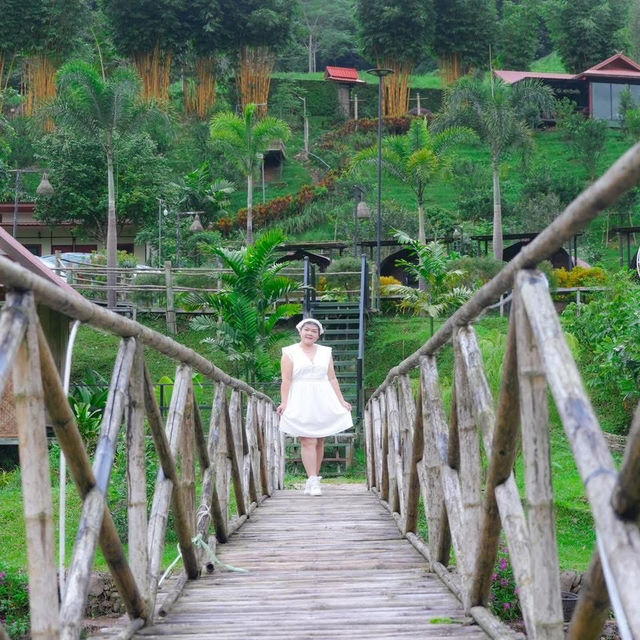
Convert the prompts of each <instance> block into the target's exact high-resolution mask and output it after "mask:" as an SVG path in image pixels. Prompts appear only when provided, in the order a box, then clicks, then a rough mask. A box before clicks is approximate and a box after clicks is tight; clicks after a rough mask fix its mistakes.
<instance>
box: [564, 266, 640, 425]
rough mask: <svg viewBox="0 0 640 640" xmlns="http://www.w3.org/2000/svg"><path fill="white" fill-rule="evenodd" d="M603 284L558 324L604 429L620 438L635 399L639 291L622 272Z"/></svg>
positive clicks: (639, 379) (639, 369)
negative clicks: (603, 417)
mask: <svg viewBox="0 0 640 640" xmlns="http://www.w3.org/2000/svg"><path fill="white" fill-rule="evenodd" d="M606 284H607V287H606V289H604V290H603V291H601V292H596V293H594V294H593V297H592V300H591V302H589V303H588V304H581V305H579V306H578V305H577V304H575V303H573V304H570V305H569V306H568V307H567V308H566V309H565V311H564V313H563V314H562V324H563V326H564V328H565V330H566V331H567V332H568V333H569V334H570V336H572V338H571V340H572V341H575V345H576V346H575V349H576V351H577V359H578V364H579V366H580V369H581V372H582V374H583V378H584V381H585V384H586V386H587V387H588V389H589V390H590V392H591V397H592V400H593V402H594V404H595V405H596V406H601V407H606V409H607V414H608V416H609V419H610V420H611V423H610V424H607V425H605V426H606V428H608V429H609V430H611V431H613V432H616V433H622V434H624V433H626V432H627V431H628V428H629V423H630V419H631V413H632V411H633V408H634V407H635V406H636V404H637V403H638V400H639V399H640V342H638V333H639V331H640V286H638V284H637V283H636V282H634V280H633V279H632V275H631V274H630V273H628V272H623V271H621V272H619V273H616V274H614V275H612V276H610V277H609V278H608V279H607V281H606Z"/></svg>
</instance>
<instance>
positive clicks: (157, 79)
mask: <svg viewBox="0 0 640 640" xmlns="http://www.w3.org/2000/svg"><path fill="white" fill-rule="evenodd" d="M172 62H173V54H172V53H171V52H170V51H163V50H162V49H161V48H160V45H159V44H156V46H155V47H154V48H153V50H152V51H145V52H144V53H137V54H135V55H134V56H133V64H134V66H135V67H136V69H137V70H138V73H139V74H140V78H141V79H142V97H143V99H144V100H147V101H149V100H157V101H158V102H162V103H166V102H168V101H169V84H170V82H171V64H172Z"/></svg>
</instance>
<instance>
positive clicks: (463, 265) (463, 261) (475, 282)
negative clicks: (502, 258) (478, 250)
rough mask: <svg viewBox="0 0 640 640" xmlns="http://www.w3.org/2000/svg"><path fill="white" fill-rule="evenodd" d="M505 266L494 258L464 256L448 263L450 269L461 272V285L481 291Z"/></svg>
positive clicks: (459, 280)
mask: <svg viewBox="0 0 640 640" xmlns="http://www.w3.org/2000/svg"><path fill="white" fill-rule="evenodd" d="M503 266H504V265H503V263H502V262H499V261H498V260H495V259H494V258H493V256H462V257H460V258H453V259H452V260H450V261H449V263H448V267H449V268H450V269H452V270H453V271H457V272H460V275H459V276H458V282H459V284H461V285H463V286H465V287H467V288H468V289H472V290H476V289H479V288H480V287H481V286H482V285H483V284H485V283H487V282H489V280H491V278H493V277H494V276H495V275H496V274H497V273H498V271H500V269H502V267H503Z"/></svg>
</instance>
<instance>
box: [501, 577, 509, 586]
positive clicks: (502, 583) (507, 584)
mask: <svg viewBox="0 0 640 640" xmlns="http://www.w3.org/2000/svg"><path fill="white" fill-rule="evenodd" d="M500 586H501V587H507V586H509V581H508V580H507V579H506V578H501V580H500Z"/></svg>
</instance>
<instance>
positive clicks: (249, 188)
mask: <svg viewBox="0 0 640 640" xmlns="http://www.w3.org/2000/svg"><path fill="white" fill-rule="evenodd" d="M252 244H253V172H249V175H248V176H247V247H250V246H251V245H252Z"/></svg>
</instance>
